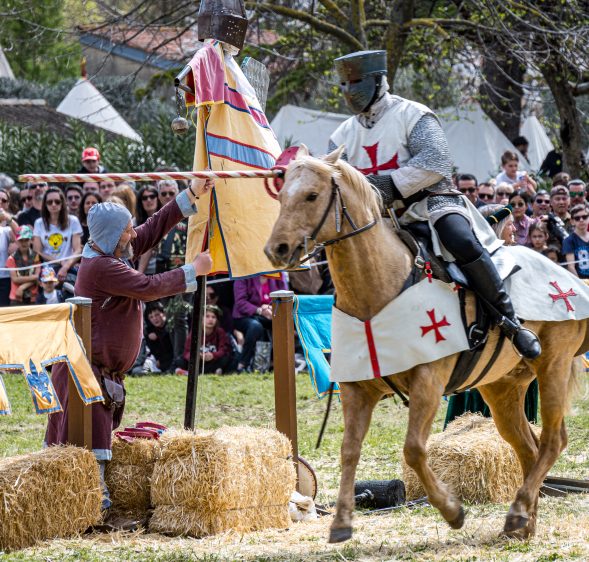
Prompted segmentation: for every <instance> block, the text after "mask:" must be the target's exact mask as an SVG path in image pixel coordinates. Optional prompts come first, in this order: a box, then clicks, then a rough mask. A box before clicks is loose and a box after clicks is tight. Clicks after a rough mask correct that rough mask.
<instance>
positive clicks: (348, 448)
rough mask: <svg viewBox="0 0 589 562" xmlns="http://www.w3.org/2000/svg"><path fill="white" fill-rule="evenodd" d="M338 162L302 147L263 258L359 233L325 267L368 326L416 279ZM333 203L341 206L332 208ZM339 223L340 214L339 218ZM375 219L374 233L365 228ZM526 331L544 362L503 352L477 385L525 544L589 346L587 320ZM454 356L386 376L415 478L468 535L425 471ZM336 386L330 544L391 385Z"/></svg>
mask: <svg viewBox="0 0 589 562" xmlns="http://www.w3.org/2000/svg"><path fill="white" fill-rule="evenodd" d="M340 154H341V148H340V149H338V150H335V151H334V152H332V153H331V154H329V155H327V156H325V157H324V158H323V159H317V158H313V157H310V156H309V153H308V150H307V149H306V147H301V149H300V150H299V153H298V155H297V158H296V159H295V160H293V161H291V163H290V165H289V166H288V168H287V170H286V175H285V178H284V180H285V181H284V185H283V187H282V189H281V191H280V194H279V201H280V205H281V209H280V215H279V217H278V220H277V222H276V224H275V225H274V229H273V231H272V235H271V236H270V239H269V240H268V242H267V244H266V247H265V252H266V254H267V256H268V257H269V259H270V260H271V262H272V263H273V265H274V266H275V267H282V268H292V267H294V266H296V265H297V264H299V263H300V261H301V259H302V257H303V255H304V252H305V250H309V251H310V250H311V249H312V248H313V244H314V243H316V244H321V243H323V242H326V241H329V242H332V241H333V240H334V239H336V238H340V237H342V236H343V235H345V234H350V233H352V232H354V231H360V230H361V231H362V232H357V233H356V234H355V235H352V236H349V237H346V238H345V239H343V240H341V241H339V242H338V243H336V244H333V245H329V247H328V248H327V259H328V262H329V269H330V272H331V275H332V277H333V282H334V285H335V287H336V291H337V307H338V308H339V309H340V310H342V311H343V312H345V313H346V314H348V315H351V316H354V317H356V318H358V319H360V320H363V321H364V320H368V319H370V318H372V317H373V316H374V315H375V314H377V313H378V312H379V311H380V310H381V309H382V308H383V307H384V306H385V305H386V304H387V303H389V302H390V301H391V300H392V299H394V298H395V297H396V296H397V295H398V294H399V292H400V290H401V287H402V285H403V283H404V281H405V279H407V277H408V276H409V274H410V272H411V269H412V264H413V257H412V255H411V253H410V251H409V250H408V249H407V247H406V246H405V244H403V242H402V241H401V240H400V238H399V237H398V236H397V234H396V233H395V231H394V229H393V228H391V226H390V225H388V224H387V221H384V220H381V209H380V204H379V203H380V202H379V197H378V194H377V193H376V192H375V191H374V190H373V189H372V188H371V186H370V184H369V183H368V181H367V180H366V179H365V178H364V176H362V174H360V173H359V172H358V171H356V170H355V169H354V168H353V167H352V166H350V165H349V164H347V163H346V162H344V161H342V160H340V158H339V157H340ZM338 190H339V193H341V198H340V197H339V196H338V195H337V191H338ZM332 194H333V195H332ZM336 200H339V207H338V204H337V203H334V201H336ZM342 203H344V204H345V206H347V217H346V214H345V213H344V218H341V214H342V209H343V208H344V209H345V207H342ZM336 215H340V216H339V217H338V218H336ZM349 219H351V220H349ZM374 221H376V224H375V225H374V226H373V227H371V228H365V229H363V228H362V227H364V226H367V227H368V226H370V224H371V223H372V222H374ZM336 223H338V224H337V226H336ZM352 223H354V224H352ZM309 241H310V243H309V244H308V245H307V243H308V242H309ZM326 245H327V244H326ZM526 326H527V327H529V328H531V329H532V330H534V331H535V332H536V333H537V334H538V336H539V338H540V340H541V344H542V354H541V356H540V357H539V358H537V359H535V360H533V361H525V360H522V359H521V358H520V357H519V356H518V355H517V354H516V353H515V352H514V350H513V349H512V346H509V345H507V346H503V349H502V351H501V353H500V355H499V356H498V358H497V361H496V362H495V365H494V367H493V369H492V370H491V372H490V373H489V374H488V375H487V376H486V377H485V378H484V379H483V380H482V381H481V382H480V384H479V385H478V389H479V390H480V392H481V394H482V395H483V398H484V399H485V401H486V402H487V404H488V405H489V407H490V409H491V412H492V415H493V418H494V420H495V424H496V426H497V429H498V431H499V432H500V434H501V435H502V437H503V438H504V439H505V440H506V441H507V442H508V443H510V445H511V446H512V447H513V448H514V449H515V451H516V453H517V456H518V458H519V462H520V464H521V467H522V471H523V475H524V483H523V485H522V487H521V488H520V489H519V490H518V492H517V495H516V497H515V500H514V502H513V503H512V504H511V507H510V509H509V512H508V514H507V518H506V521H505V527H504V533H505V534H507V535H509V536H515V537H519V538H525V537H528V536H531V535H533V534H534V532H535V526H536V512H537V507H538V495H539V490H540V486H541V485H542V482H543V480H544V478H545V476H546V474H547V473H548V471H549V469H550V468H551V467H552V466H553V464H554V462H555V461H556V459H557V458H558V456H559V454H560V453H561V452H562V451H563V449H564V448H565V447H566V444H567V432H566V429H565V423H564V414H565V410H566V408H567V405H568V394H569V386H570V385H571V384H572V382H573V380H574V374H573V373H574V371H573V358H574V357H575V356H576V355H579V354H580V353H582V352H584V351H585V350H586V349H587V348H588V343H589V339H587V340H586V338H587V321H586V320H582V321H576V320H567V321H563V322H529V323H526ZM498 334H499V332H498V329H497V328H495V329H493V330H492V331H491V333H490V334H489V343H490V344H491V345H487V346H486V348H485V351H484V352H483V354H482V356H481V360H480V361H479V365H478V366H477V367H476V368H475V370H474V372H473V373H472V374H471V375H470V377H469V379H468V380H467V382H466V383H465V386H466V385H467V384H471V383H472V382H474V381H475V379H476V378H477V377H478V375H479V373H480V371H481V369H482V366H483V365H486V363H487V361H488V360H489V358H490V356H491V355H492V352H493V348H494V347H495V345H494V342H496V341H497V338H498ZM457 357H458V354H455V355H452V356H449V357H446V358H443V359H439V360H437V361H435V362H432V363H428V364H422V365H418V366H416V367H414V368H412V369H410V370H408V371H405V372H402V373H398V374H395V375H392V376H389V377H386V378H388V379H390V380H391V381H392V382H393V383H394V385H396V386H397V387H398V388H399V389H400V390H401V391H402V392H404V393H406V394H408V396H409V424H408V428H407V436H406V439H405V446H404V449H403V453H404V456H405V460H406V462H407V464H408V465H409V466H410V467H411V468H412V469H413V470H414V471H415V472H416V473H417V475H418V476H419V479H420V480H421V482H422V484H423V486H424V488H425V490H426V492H427V495H428V498H429V501H430V503H431V504H432V505H433V506H435V507H436V508H438V509H439V511H440V512H441V514H442V516H443V517H444V519H446V521H447V522H448V523H449V524H450V526H451V527H452V528H454V529H459V528H461V527H462V525H463V523H464V510H463V508H462V506H461V503H460V501H459V499H458V498H457V497H456V496H455V495H454V494H453V493H451V491H450V490H449V489H448V487H447V486H446V485H445V484H444V483H443V482H441V481H440V480H439V479H438V477H437V476H436V475H435V474H434V473H433V471H432V470H431V468H430V467H429V466H428V464H427V458H426V448H425V447H426V441H427V438H428V436H429V434H430V431H431V426H432V422H433V420H434V417H435V415H436V411H437V409H438V407H439V405H440V402H441V398H442V395H443V392H444V388H445V386H446V383H447V382H448V380H449V378H450V375H451V373H452V370H453V367H454V365H455V364H456V361H457ZM534 377H537V378H538V383H539V387H540V395H541V416H542V433H541V436H540V439H539V440H538V439H537V438H536V436H535V435H534V433H533V432H532V430H531V428H530V425H529V423H528V421H527V420H526V418H525V416H524V395H525V392H526V389H527V387H528V385H529V383H530V382H531V381H532V380H533V379H534ZM340 386H341V403H342V408H343V414H344V424H345V427H344V437H343V442H342V447H341V467H342V475H341V482H340V489H339V496H338V500H337V510H336V515H335V518H334V521H333V523H332V525H331V530H330V536H329V541H330V542H340V541H344V540H347V539H348V538H350V537H351V536H352V512H353V510H354V479H355V473H356V467H357V464H358V461H359V458H360V449H361V446H362V441H363V439H364V436H365V435H366V432H367V430H368V427H369V425H370V419H371V415H372V410H373V408H374V406H375V405H376V403H377V402H378V401H379V400H380V399H381V398H382V397H383V396H384V395H385V394H390V393H391V389H390V387H389V386H388V385H387V384H386V383H385V382H384V381H383V379H379V378H375V379H371V380H367V381H362V382H348V383H341V384H340Z"/></svg>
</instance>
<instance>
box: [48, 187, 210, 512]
mask: <svg viewBox="0 0 589 562" xmlns="http://www.w3.org/2000/svg"><path fill="white" fill-rule="evenodd" d="M211 186H212V182H211V181H207V182H204V181H203V182H195V183H194V185H193V187H192V188H189V189H187V190H185V191H183V192H182V193H180V194H179V195H178V196H177V197H176V198H175V199H173V200H171V201H170V202H169V203H167V204H166V205H165V206H164V207H162V208H161V209H160V210H159V211H158V212H157V213H155V214H154V215H153V216H152V217H151V218H149V219H148V220H147V221H146V222H145V223H144V224H143V225H141V226H139V227H137V228H136V229H134V228H133V226H132V222H131V218H132V217H131V214H130V213H129V211H128V210H127V209H126V208H125V207H122V206H121V205H117V204H115V203H101V204H98V205H94V207H92V209H90V212H89V214H88V227H89V230H90V241H89V242H88V243H87V244H86V246H85V247H84V251H83V253H82V260H81V263H80V268H79V272H78V278H77V281H76V296H80V297H87V298H90V299H92V370H93V371H94V374H95V375H96V379H97V380H98V381H99V382H100V384H101V387H102V390H103V395H104V397H105V403H104V404H102V403H96V404H93V405H92V406H91V407H92V450H93V452H94V454H95V456H96V459H97V460H98V462H99V465H100V468H101V474H102V475H104V466H105V462H106V461H109V460H111V458H112V451H111V435H112V431H113V430H114V429H116V428H117V427H118V426H119V425H120V423H121V419H122V416H123V410H124V402H125V401H124V387H123V379H124V373H125V372H126V371H128V370H129V369H130V368H131V366H132V365H133V363H134V362H135V359H136V358H137V355H138V353H139V347H140V345H141V336H142V332H143V315H142V305H141V303H142V301H152V300H156V299H160V298H162V297H169V296H172V295H176V294H178V293H183V292H189V291H195V290H196V277H197V276H199V275H206V274H207V273H208V272H209V271H210V269H211V266H212V261H211V258H210V256H209V254H208V252H204V253H202V254H199V255H198V256H197V257H196V259H195V260H194V262H193V263H190V264H186V265H184V266H182V267H180V268H178V269H174V270H172V271H167V272H165V273H160V274H158V275H150V276H148V275H144V274H142V273H139V272H138V271H136V270H134V269H132V268H131V267H130V266H129V262H128V260H129V259H130V258H131V257H133V255H137V256H140V255H141V254H143V253H145V252H147V251H149V250H151V249H152V248H153V247H155V246H156V245H157V244H158V243H159V242H160V240H161V239H162V238H163V237H164V236H165V235H166V234H167V233H168V232H169V231H170V230H171V229H172V228H173V227H174V226H176V225H177V224H178V223H179V222H180V221H181V220H182V219H183V218H185V217H188V216H190V215H192V214H195V213H196V205H195V198H198V196H199V195H200V194H202V193H204V192H206V191H208V190H209V189H210V187H211ZM68 376H69V374H68V370H67V367H66V365H65V364H64V363H59V364H57V365H55V367H54V368H53V372H52V377H51V378H52V381H53V385H54V386H55V389H56V392H57V395H58V396H59V400H60V401H61V404H62V406H63V412H59V413H55V414H51V415H50V416H49V421H48V425H47V432H46V435H45V442H46V444H47V445H57V444H62V443H67V441H68V416H67V408H68V378H67V377H68ZM103 486H104V481H103ZM104 492H105V497H104V501H103V507H104V508H107V507H109V506H110V499H109V497H108V490H107V489H106V487H105V486H104Z"/></svg>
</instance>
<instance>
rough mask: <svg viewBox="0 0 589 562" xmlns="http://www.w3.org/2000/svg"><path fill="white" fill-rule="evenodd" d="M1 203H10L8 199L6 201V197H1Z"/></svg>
mask: <svg viewBox="0 0 589 562" xmlns="http://www.w3.org/2000/svg"><path fill="white" fill-rule="evenodd" d="M0 203H8V199H5V198H4V197H0Z"/></svg>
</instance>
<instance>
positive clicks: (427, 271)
mask: <svg viewBox="0 0 589 562" xmlns="http://www.w3.org/2000/svg"><path fill="white" fill-rule="evenodd" d="M424 271H425V275H426V277H427V279H428V281H429V282H430V283H431V282H432V278H433V271H432V264H431V263H430V262H428V261H426V262H425V268H424Z"/></svg>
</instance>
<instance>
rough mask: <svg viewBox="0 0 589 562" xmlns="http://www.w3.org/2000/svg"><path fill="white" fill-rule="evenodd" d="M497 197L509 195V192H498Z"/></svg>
mask: <svg viewBox="0 0 589 562" xmlns="http://www.w3.org/2000/svg"><path fill="white" fill-rule="evenodd" d="M497 195H511V191H498V192H497Z"/></svg>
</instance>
